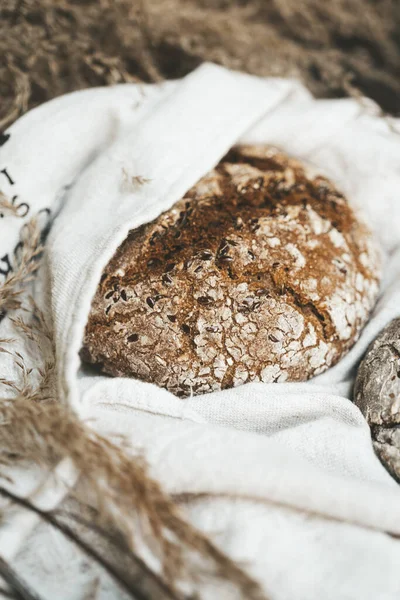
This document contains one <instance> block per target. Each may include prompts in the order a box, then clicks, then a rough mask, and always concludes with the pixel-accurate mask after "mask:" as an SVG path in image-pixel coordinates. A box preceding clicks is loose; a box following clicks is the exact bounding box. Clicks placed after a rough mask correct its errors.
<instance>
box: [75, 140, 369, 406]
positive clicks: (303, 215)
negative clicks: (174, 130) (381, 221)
mask: <svg viewBox="0 0 400 600" xmlns="http://www.w3.org/2000/svg"><path fill="white" fill-rule="evenodd" d="M379 264H380V254H379V250H378V247H377V245H376V244H375V241H374V239H373V238H372V235H371V232H370V231H369V229H368V228H367V226H366V225H365V224H364V223H363V222H362V221H361V220H360V219H359V218H358V217H356V216H355V214H354V212H353V210H352V208H350V206H349V204H348V203H347V200H346V198H345V197H344V196H343V195H342V194H341V193H340V192H339V191H338V190H337V189H336V188H335V187H334V185H333V184H332V183H331V182H330V181H329V180H328V179H326V178H325V177H323V176H320V175H315V174H311V173H310V172H309V171H308V170H307V168H306V167H305V166H304V165H302V164H301V163H300V162H298V161H297V160H295V159H293V158H289V157H288V156H286V155H285V154H283V153H282V152H280V151H278V150H276V149H274V148H272V147H268V146H238V147H235V148H233V149H232V150H231V151H230V152H229V153H228V155H227V156H225V157H224V158H223V159H222V160H221V161H220V163H219V164H218V166H217V167H216V168H215V169H214V170H213V171H211V172H209V173H208V174H207V175H206V176H204V177H203V178H202V179H201V180H200V181H199V182H198V183H197V184H196V185H195V186H194V187H193V188H192V189H190V190H189V191H188V192H187V194H186V195H185V197H184V198H182V199H181V200H179V201H178V202H176V203H175V204H174V206H173V207H172V208H171V209H170V210H168V211H166V212H164V213H163V214H161V215H160V216H159V217H158V218H157V219H155V220H154V221H153V222H151V223H148V224H145V225H143V226H141V227H139V228H138V229H136V230H132V231H131V232H130V234H129V236H128V238H127V239H126V240H125V242H124V243H123V244H122V245H121V246H120V247H119V249H118V250H117V252H116V254H115V255H114V257H113V258H112V260H111V261H110V263H109V264H108V266H107V267H106V269H105V270H104V273H103V276H102V278H101V282H100V284H99V286H98V289H97V293H96V296H95V298H94V300H93V304H92V309H91V313H90V316H89V320H88V324H87V327H86V333H85V339H84V347H83V349H82V351H81V357H82V359H83V360H84V361H86V362H89V363H93V364H95V365H97V366H98V367H100V368H101V369H102V370H103V372H105V373H108V374H110V375H114V376H131V377H136V378H139V379H142V380H144V381H149V382H153V383H156V384H158V385H159V386H161V387H165V388H167V389H168V390H170V391H171V392H173V393H174V394H176V395H178V396H188V395H191V394H201V393H205V392H210V391H214V390H219V389H226V388H230V387H233V386H238V385H241V384H243V383H246V382H250V381H263V382H267V383H269V382H283V381H304V380H307V379H309V378H311V377H313V376H314V375H317V374H319V373H322V372H323V371H324V370H326V369H327V368H328V367H330V366H331V365H333V364H335V363H336V362H337V361H338V360H340V358H341V357H342V356H343V355H344V354H345V353H346V352H347V351H348V350H349V348H350V347H351V346H352V345H353V344H354V342H355V341H356V340H357V338H358V336H359V333H360V331H361V329H362V327H363V325H364V324H365V322H366V321H367V319H368V316H369V313H370V311H371V308H372V307H373V305H374V303H375V299H376V296H377V292H378V287H379V270H380V267H379Z"/></svg>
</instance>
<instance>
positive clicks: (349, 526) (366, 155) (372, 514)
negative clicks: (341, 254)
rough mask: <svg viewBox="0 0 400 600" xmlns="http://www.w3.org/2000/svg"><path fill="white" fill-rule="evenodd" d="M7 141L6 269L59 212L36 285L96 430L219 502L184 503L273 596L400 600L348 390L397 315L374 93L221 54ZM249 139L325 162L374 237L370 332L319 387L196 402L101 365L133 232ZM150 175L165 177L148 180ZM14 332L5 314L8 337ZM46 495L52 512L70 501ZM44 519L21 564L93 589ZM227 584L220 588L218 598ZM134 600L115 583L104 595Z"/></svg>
mask: <svg viewBox="0 0 400 600" xmlns="http://www.w3.org/2000/svg"><path fill="white" fill-rule="evenodd" d="M394 126H397V124H396V123H395V122H394ZM7 133H9V134H10V138H9V139H8V140H7V141H6V142H5V143H4V144H3V146H2V147H1V148H0V190H1V191H2V192H3V193H4V194H6V195H7V196H8V197H10V198H12V197H14V196H17V199H16V200H15V202H16V203H26V204H27V205H28V206H29V212H28V214H27V215H26V216H25V217H23V219H21V218H16V217H10V216H7V217H5V218H4V219H1V220H0V261H2V262H0V269H1V268H2V267H3V265H4V269H3V270H4V271H6V270H7V267H6V266H7V257H6V255H7V254H8V255H9V256H12V253H13V249H14V247H15V246H16V244H17V243H18V239H19V230H20V227H21V223H22V222H24V221H26V220H28V219H29V218H30V217H31V216H32V215H35V214H37V213H38V212H39V211H43V209H46V208H49V209H50V210H51V213H52V217H54V216H55V215H57V216H56V218H55V220H54V222H53V224H52V228H51V232H50V234H49V238H48V241H47V250H46V264H47V270H46V271H45V272H44V273H42V276H43V281H42V282H40V281H39V282H38V285H37V286H36V292H35V293H36V297H37V300H38V301H43V297H45V298H47V299H48V301H49V309H48V310H49V314H51V316H52V319H53V323H54V329H55V339H56V350H57V365H58V386H59V391H60V395H61V398H62V399H63V401H65V402H69V403H70V404H71V405H72V406H73V408H74V409H75V410H76V411H77V412H78V414H80V415H81V416H82V418H85V419H86V418H90V419H91V422H92V423H93V427H95V428H97V429H98V430H99V431H101V432H103V433H105V434H109V435H114V434H115V433H123V434H125V435H126V436H127V437H128V438H130V439H131V440H132V443H133V444H134V446H135V447H138V448H141V449H142V450H143V452H144V454H145V456H146V458H147V461H148V462H149V464H150V466H151V472H152V474H153V475H154V476H155V477H157V478H158V479H159V480H160V481H161V483H162V484H163V485H164V487H165V488H166V489H167V490H168V491H169V492H171V493H174V494H197V493H200V494H205V496H202V497H201V498H199V499H197V500H196V499H193V500H192V501H189V502H188V503H187V504H186V505H185V508H186V510H187V513H188V516H189V518H190V519H191V520H192V522H193V523H194V524H195V525H196V526H198V527H200V528H202V529H204V530H205V531H207V532H209V533H210V535H211V536H212V538H213V539H214V540H215V541H216V543H218V544H219V545H220V546H221V548H223V549H224V550H225V551H226V552H227V553H229V554H230V555H231V556H232V557H233V558H235V559H237V560H240V561H241V562H242V563H243V564H245V565H246V566H247V568H248V570H249V572H250V573H251V574H252V575H253V576H254V577H256V578H257V579H258V580H259V581H260V582H261V583H262V584H263V586H264V588H265V591H266V593H267V594H269V597H270V598H271V599H273V600H293V599H296V600H314V599H315V600H317V599H320V598H324V600H331V599H332V600H358V599H360V598H363V599H364V600H369V599H371V600H372V599H373V600H375V599H376V598H380V599H382V600H392V599H393V600H394V599H398V598H399V597H400V578H399V577H398V565H399V564H400V542H399V541H397V540H396V539H394V537H393V535H399V534H400V490H399V488H398V486H397V484H396V483H395V482H394V481H393V480H392V479H391V478H390V476H389V475H388V474H387V472H386V471H385V469H384V468H383V467H382V466H381V464H380V462H379V461H378V459H377V458H376V456H375V455H374V452H373V449H372V445H371V441H370V434H369V429H368V426H367V424H366V422H365V421H364V419H363V417H362V415H361V413H360V412H359V410H358V409H357V408H356V407H355V406H354V405H353V404H352V403H351V401H350V398H351V388H352V383H353V380H354V374H355V368H356V366H357V363H358V361H359V359H360V357H361V356H362V354H363V353H364V352H365V349H366V347H367V345H368V344H369V342H370V341H371V340H372V339H373V338H374V337H375V336H376V335H377V333H378V332H379V331H380V330H381V329H382V327H384V325H385V324H386V323H388V322H389V321H390V320H391V319H392V318H394V317H395V316H398V315H399V313H400V200H399V190H400V168H399V164H400V137H399V135H398V134H397V133H395V132H394V131H393V130H392V129H391V128H390V127H389V126H388V124H387V122H385V121H384V120H383V119H382V118H380V117H379V116H378V114H377V111H376V110H375V111H374V107H373V105H372V104H368V106H367V108H363V107H362V106H360V104H359V103H357V102H356V101H354V100H350V99H349V100H315V99H313V98H312V97H311V95H310V94H309V93H308V92H307V91H306V90H305V89H304V88H303V87H302V86H301V85H300V84H299V83H297V82H295V81H292V80H283V79H275V78H269V79H260V78H256V77H251V76H247V75H243V74H239V73H235V72H232V71H228V70H226V69H223V68H221V67H217V66H215V65H211V64H206V65H203V66H202V67H200V68H199V69H197V70H196V71H195V72H193V73H192V74H190V75H189V76H187V77H186V78H184V79H183V80H181V81H175V82H168V83H164V84H159V85H134V84H133V85H131V84H129V85H128V84H127V85H122V86H116V87H112V88H106V89H92V90H85V91H82V92H75V93H73V94H68V95H66V96H64V97H62V98H59V99H56V100H53V101H51V102H49V103H47V104H45V105H43V106H41V107H39V108H37V109H34V110H32V111H31V112H29V113H28V114H27V115H25V116H24V117H22V118H21V119H19V121H17V122H16V123H15V124H14V125H13V126H12V127H11V128H10V129H9V131H8V132H7ZM237 142H251V143H257V142H259V143H270V144H274V145H276V146H279V147H281V148H282V149H284V150H285V151H287V152H288V153H290V154H293V155H295V156H297V157H299V158H300V159H303V160H306V161H307V162H308V163H311V164H312V165H314V166H315V167H316V168H318V169H321V170H323V171H324V172H325V173H326V174H327V175H328V176H329V177H331V178H332V179H333V180H334V181H335V182H336V183H337V185H338V186H339V187H340V188H341V189H342V190H343V191H344V192H345V193H346V194H347V196H348V198H349V199H350V201H351V203H352V205H353V206H354V207H355V208H356V210H359V211H361V213H362V214H363V215H364V217H365V218H366V219H367V220H368V221H369V222H370V224H371V226H372V227H373V228H374V230H375V232H376V235H377V236H378V238H379V240H380V242H381V245H382V248H383V251H384V278H383V283H382V287H381V294H380V298H379V300H378V303H377V305H376V307H375V309H374V311H373V314H372V316H371V319H370V321H369V323H368V324H367V326H366V327H365V329H364V330H363V332H362V335H361V337H360V339H359V340H358V342H357V343H356V344H355V346H354V347H353V349H352V350H351V351H350V352H349V353H348V354H347V356H346V357H345V358H344V359H343V360H341V361H340V362H339V364H337V365H336V366H335V367H333V368H331V369H329V370H328V371H326V372H325V373H324V374H322V375H320V376H319V377H317V378H315V379H313V380H311V381H308V382H306V383H302V384H263V383H253V384H245V385H243V386H241V387H239V388H236V389H232V390H226V391H224V392H216V393H211V394H206V395H203V396H198V397H193V398H189V399H186V400H181V399H178V398H176V397H175V396H173V395H172V394H170V393H169V392H167V391H166V390H163V389H160V388H158V387H156V386H154V385H151V384H146V383H143V382H140V381H136V380H133V379H126V378H115V379H111V378H107V377H103V376H101V375H98V376H93V374H90V375H89V374H88V373H87V372H86V371H85V370H84V369H82V368H81V366H80V362H79V356H78V352H79V349H80V345H81V342H82V337H83V331H84V327H85V323H86V319H87V315H88V312H89V309H90V303H91V299H92V297H93V295H94V293H95V290H96V287H97V283H98V281H99V279H100V275H101V273H102V270H103V268H104V266H105V265H106V264H107V262H108V261H109V259H110V258H111V256H112V255H113V253H114V252H115V250H116V249H117V247H118V246H119V244H120V243H121V242H122V241H123V239H124V238H125V237H126V235H127V233H128V231H129V230H130V229H131V228H134V227H137V226H139V225H140V224H142V223H145V222H148V221H150V220H152V219H154V218H155V217H156V216H158V215H159V214H160V213H161V212H162V211H164V210H166V209H168V208H169V207H170V206H171V205H172V204H173V203H174V202H175V201H177V200H178V199H179V198H180V197H181V196H182V195H183V194H184V193H185V192H186V191H187V190H188V189H189V188H190V187H191V186H192V185H193V184H194V183H195V182H196V181H197V180H198V179H199V178H200V177H201V176H202V175H204V174H205V173H206V172H207V171H208V170H209V169H211V168H212V167H213V166H214V165H215V164H216V163H217V162H218V161H219V159H220V158H221V157H222V156H223V155H224V154H225V152H226V151H227V150H228V149H229V148H230V147H231V146H232V145H233V144H235V143H237ZM137 176H140V177H142V178H145V179H146V180H148V181H147V182H146V183H144V184H143V185H135V182H134V179H133V181H132V178H135V177H137ZM21 210H22V209H21ZM3 256H4V260H3V259H2V257H3ZM39 284H40V285H39ZM8 327H9V324H8V319H7V317H6V318H4V319H3V321H2V322H1V323H0V337H2V336H3V335H4V333H6V332H8ZM12 368H13V367H12V365H11V363H10V360H9V358H8V357H7V356H6V355H2V354H1V355H0V374H1V375H3V373H4V374H5V375H6V376H7V377H12ZM66 469H67V470H68V473H69V477H70V479H71V478H72V479H73V477H74V474H73V469H72V470H71V465H67V466H66ZM19 485H20V487H22V488H24V489H26V490H29V491H31V492H32V490H34V489H35V486H37V480H36V479H35V476H34V475H32V476H29V474H24V477H22V476H21V478H20V481H19ZM24 486H25V487H24ZM45 496H46V499H45V500H43V502H44V504H45V505H46V506H54V505H56V504H57V502H58V501H59V500H60V499H61V497H62V493H61V494H60V493H59V492H57V491H54V490H53V492H52V493H50V494H47V495H45ZM28 521H29V519H28ZM34 525H35V522H33V521H32V520H31V521H29V523H28V522H27V520H24V519H21V518H19V520H18V518H17V519H16V520H15V522H14V523H11V524H10V523H9V524H7V525H3V526H2V527H0V555H3V556H9V557H10V556H13V557H14V561H15V564H16V565H17V566H18V568H19V569H21V572H22V573H23V574H25V576H26V577H27V578H28V579H29V581H31V582H32V585H34V586H35V587H36V589H37V590H38V591H41V592H42V593H43V595H44V597H45V598H55V597H57V598H58V599H60V600H62V599H64V598H66V599H67V598H68V599H70V598H73V599H75V598H81V597H83V591H82V590H83V589H84V585H85V581H86V580H85V576H84V575H83V574H82V573H81V572H79V570H78V568H77V567H76V564H75V563H74V561H73V560H70V559H66V557H68V556H71V549H70V547H69V546H68V545H67V544H65V543H63V542H62V540H60V539H59V538H58V537H57V536H56V537H54V535H55V534H50V533H49V531H48V530H46V531H43V527H42V526H39V527H37V528H36V529H35V530H32V528H33V526H34ZM24 528H25V529H24ZM388 534H392V535H388ZM27 535H28V540H25V537H26V536H27ZM56 538H57V543H56V544H55V542H54V540H55V539H56ZM54 544H55V545H54ZM50 546H51V551H50V550H49V547H50ZM33 548H35V558H36V563H34V561H33V559H32V551H33V550H32V549H33ZM38 560H39V563H40V561H41V560H42V563H43V569H44V570H43V571H41V569H40V565H39V568H38V565H37V561H38ZM61 562H62V563H63V567H62V574H61V575H60V572H59V570H60V569H59V567H60V563H61ZM44 563H45V566H44ZM44 571H45V574H44ZM63 578H64V579H63ZM62 580H63V581H64V582H65V584H64V585H60V581H62ZM229 593H230V592H229V591H228V590H224V591H222V588H221V587H218V586H217V587H212V586H211V585H210V586H209V587H207V589H204V590H203V596H202V597H204V598H210V599H219V598H230V596H229ZM120 597H121V598H122V597H123V596H122V594H120V593H119V592H117V590H116V588H113V590H112V591H111V589H110V588H109V587H107V585H105V586H104V587H103V588H102V589H101V591H100V593H99V598H120Z"/></svg>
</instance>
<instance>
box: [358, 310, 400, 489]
mask: <svg viewBox="0 0 400 600" xmlns="http://www.w3.org/2000/svg"><path fill="white" fill-rule="evenodd" d="M354 403H355V404H356V405H357V406H358V408H359V409H360V410H361V412H362V413H363V415H364V417H365V418H366V420H367V422H368V425H369V426H370V428H371V435H372V441H373V445H374V448H375V451H376V453H377V455H378V456H379V458H380V460H381V462H382V463H383V464H384V466H385V467H386V468H387V470H388V471H389V473H390V474H391V475H392V476H393V477H394V478H395V479H396V480H397V481H398V482H400V318H397V319H394V320H393V321H391V322H390V323H389V324H388V325H386V327H385V328H384V329H383V330H382V331H381V332H380V334H379V335H378V336H377V337H376V338H375V340H374V341H373V342H372V343H371V344H370V346H369V348H368V349H367V352H366V354H365V356H364V358H363V360H362V361H361V363H360V365H359V368H358V372H357V377H356V382H355V385H354Z"/></svg>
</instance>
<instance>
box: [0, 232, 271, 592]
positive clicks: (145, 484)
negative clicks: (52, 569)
mask: <svg viewBox="0 0 400 600" xmlns="http://www.w3.org/2000/svg"><path fill="white" fill-rule="evenodd" d="M23 240H24V243H23V246H22V250H21V254H20V260H19V262H18V264H17V265H16V266H15V270H14V272H12V273H11V274H10V276H9V277H8V278H7V280H6V282H5V284H4V285H3V287H2V288H0V307H1V309H2V310H4V309H7V310H8V311H10V312H11V313H12V314H11V316H10V318H11V319H12V321H13V323H14V326H15V327H16V329H17V330H18V331H19V333H20V334H22V335H23V336H24V337H25V339H26V342H27V344H34V345H35V346H36V347H37V352H38V353H39V355H40V353H41V352H43V351H44V349H45V348H46V350H47V353H49V352H52V353H53V357H52V358H50V359H47V360H45V364H44V365H40V366H32V365H29V364H28V361H27V360H26V359H25V357H24V356H23V355H22V354H21V353H20V352H17V351H15V350H13V349H12V340H10V339H6V340H0V352H7V353H8V354H10V355H11V356H13V359H14V362H15V365H16V367H17V370H16V372H17V373H18V377H17V378H16V380H13V381H6V380H4V379H3V380H2V381H0V383H2V384H3V386H5V387H7V389H8V391H9V392H10V391H12V392H13V397H12V398H11V399H10V397H9V394H7V395H6V396H4V397H3V398H0V474H1V466H2V465H6V466H10V465H13V464H15V462H16V461H23V462H30V463H32V462H33V463H36V464H38V465H41V466H43V467H45V468H47V469H49V470H50V469H51V468H52V467H53V466H54V465H55V463H56V462H58V461H61V460H62V459H64V458H69V459H72V461H73V463H74V465H75V467H76V468H77V470H78V471H79V473H80V479H81V481H82V482H83V483H84V484H85V485H86V486H88V488H89V489H90V490H91V493H92V495H93V500H92V502H93V503H94V507H95V509H96V511H97V514H98V515H99V519H100V520H99V523H101V524H102V526H103V527H104V528H105V530H107V529H112V530H115V531H117V532H118V534H119V536H120V539H121V540H122V541H123V546H124V547H125V548H126V549H127V550H128V551H129V552H131V553H132V554H134V553H135V549H136V546H135V543H136V529H135V527H134V525H133V517H135V518H136V517H137V518H138V519H139V522H140V524H141V531H143V532H146V534H147V539H146V541H147V542H148V543H149V546H150V547H151V549H152V551H153V552H154V553H155V554H156V555H157V556H158V558H159V560H160V564H161V566H162V578H163V580H164V581H165V583H166V585H168V586H169V587H170V589H171V590H173V591H174V590H175V584H176V582H177V581H178V580H181V579H185V578H186V579H189V580H192V581H194V582H198V580H199V579H200V575H199V572H200V570H199V565H202V569H201V570H202V572H203V576H204V574H205V575H206V576H208V577H218V578H222V579H225V580H229V581H230V582H231V583H232V584H234V585H235V586H236V587H237V588H238V589H239V590H240V591H241V593H242V595H243V597H244V598H246V599H248V600H261V599H264V600H265V596H264V594H263V592H262V591H261V589H260V587H259V585H258V584H257V583H256V582H255V581H253V580H252V579H251V577H249V576H248V575H247V574H246V573H245V572H244V571H243V570H242V569H241V568H240V567H239V566H238V565H237V564H235V562H234V561H232V560H231V559H229V558H228V557H227V556H226V555H225V554H224V553H223V552H221V551H220V550H219V549H218V548H217V547H216V546H215V545H214V544H213V543H212V542H211V541H210V540H209V539H208V538H207V536H205V535H204V534H202V533H201V532H200V531H198V530H196V529H195V528H194V527H193V526H192V525H191V524H190V523H188V522H187V521H186V520H185V518H184V517H183V514H182V513H181V511H180V509H179V508H178V506H177V505H176V504H175V503H174V501H173V500H172V499H171V498H170V497H169V496H168V495H167V494H166V493H165V492H164V491H163V490H162V489H161V487H160V485H159V484H158V482H157V481H155V480H154V479H152V478H151V477H150V476H149V473H148V469H147V465H146V463H145V461H144V459H143V457H141V456H138V455H135V454H134V453H133V451H132V449H128V448H127V447H126V446H124V445H123V444H121V445H116V444H115V443H113V442H111V441H110V440H108V439H107V438H105V437H103V436H101V435H99V434H98V433H96V432H95V431H94V430H93V429H92V428H90V426H89V425H88V424H86V423H84V422H82V421H81V420H79V418H78V417H77V415H76V414H75V413H73V412H72V411H71V410H70V409H69V408H68V407H66V406H64V405H63V404H61V403H60V402H58V401H57V398H56V397H55V396H54V389H55V386H54V381H53V379H54V370H55V368H54V365H55V361H54V341H53V338H52V331H51V328H50V327H49V325H48V324H47V322H46V319H45V317H44V315H43V313H42V312H41V311H40V310H39V309H38V308H37V307H35V305H34V303H33V301H30V306H29V309H30V312H31V320H30V321H28V322H27V321H25V320H24V319H23V318H22V317H21V314H15V313H14V312H13V311H16V310H17V309H20V310H21V309H23V310H24V311H25V312H26V313H29V310H28V309H27V308H26V306H25V305H23V299H24V296H23V291H24V286H26V285H27V284H28V283H30V282H31V281H32V279H33V277H34V275H35V273H36V271H37V269H38V264H39V263H38V260H37V259H38V256H39V254H40V253H41V251H42V247H41V245H40V232H39V229H38V225H37V223H36V221H31V222H30V223H29V224H28V225H27V226H26V228H25V230H24V236H23ZM14 500H15V501H16V499H14ZM81 500H82V501H83V499H81ZM121 543H122V542H121Z"/></svg>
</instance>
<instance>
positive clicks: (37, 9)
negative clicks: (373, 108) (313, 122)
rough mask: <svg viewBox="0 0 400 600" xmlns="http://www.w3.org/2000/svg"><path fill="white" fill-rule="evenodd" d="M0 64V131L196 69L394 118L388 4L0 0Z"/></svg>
mask: <svg viewBox="0 0 400 600" xmlns="http://www.w3.org/2000/svg"><path fill="white" fill-rule="evenodd" d="M0 55H1V64H0V129H4V128H5V127H6V126H7V125H9V124H10V123H11V122H12V121H13V120H15V119H16V118H17V117H18V116H19V115H20V114H22V113H23V112H24V111H26V110H27V109H28V108H30V107H32V106H35V105H37V104H40V103H42V102H45V101H46V100H48V99H50V98H52V97H54V96H58V95H60V94H63V93H65V92H69V91H72V90H76V89H80V88H83V87H88V86H99V85H109V84H114V83H120V82H125V81H145V82H150V81H158V80H161V79H164V78H176V77H180V76H182V75H184V74H186V73H188V72H189V71H191V70H192V69H193V68H194V67H196V66H197V65H198V64H199V63H201V62H202V61H204V60H209V61H214V62H216V63H219V64H223V65H226V66H228V67H232V68H234V69H240V70H244V71H247V72H249V73H253V74H257V75H288V76H297V77H300V78H301V79H302V80H303V81H304V82H305V83H306V85H307V86H308V87H309V89H310V90H311V91H312V92H313V94H315V95H316V96H318V97H341V96H347V95H356V96H357V95H360V94H365V95H367V96H369V97H371V98H373V99H374V100H375V101H376V102H377V103H378V104H379V105H380V107H381V108H382V111H383V112H384V113H389V114H392V115H400V2H399V1H398V0H140V1H139V0H1V2H0Z"/></svg>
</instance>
